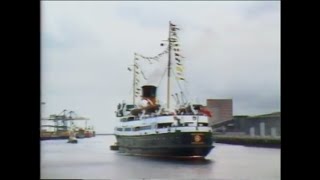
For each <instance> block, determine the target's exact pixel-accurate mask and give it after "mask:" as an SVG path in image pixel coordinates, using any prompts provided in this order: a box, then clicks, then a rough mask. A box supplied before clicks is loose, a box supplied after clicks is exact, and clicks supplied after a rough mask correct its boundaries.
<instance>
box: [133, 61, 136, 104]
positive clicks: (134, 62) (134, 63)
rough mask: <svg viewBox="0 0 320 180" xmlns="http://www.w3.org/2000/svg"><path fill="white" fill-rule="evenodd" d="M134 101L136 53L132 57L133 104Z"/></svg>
mask: <svg viewBox="0 0 320 180" xmlns="http://www.w3.org/2000/svg"><path fill="white" fill-rule="evenodd" d="M135 101H136V55H134V59H133V105H135Z"/></svg>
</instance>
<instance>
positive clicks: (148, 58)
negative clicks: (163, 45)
mask: <svg viewBox="0 0 320 180" xmlns="http://www.w3.org/2000/svg"><path fill="white" fill-rule="evenodd" d="M167 53H168V49H166V50H164V51H163V52H161V53H159V54H158V55H156V56H154V57H145V56H143V55H141V54H138V53H135V55H136V56H139V57H141V58H143V59H146V60H148V61H149V63H150V64H152V61H151V60H155V61H159V58H160V57H161V56H163V55H165V54H167Z"/></svg>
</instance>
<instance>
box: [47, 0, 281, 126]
mask: <svg viewBox="0 0 320 180" xmlns="http://www.w3.org/2000/svg"><path fill="white" fill-rule="evenodd" d="M169 21H172V22H173V23H175V24H177V25H178V26H180V28H181V31H180V32H179V37H180V42H181V43H180V44H181V50H182V54H183V55H184V56H185V57H186V58H185V66H186V68H185V77H186V79H187V80H188V81H187V82H188V84H187V87H188V91H189V93H190V94H191V95H192V96H193V97H194V98H198V100H199V101H201V102H205V100H206V99H209V98H232V99H233V102H234V103H233V109H234V114H235V115H237V114H249V115H255V114H262V113H270V112H274V111H279V110H280V2H278V1H269V2H268V1H267V2H259V1H225V2H224V1H218V2H210V1H203V2H189V1H185V2H180V1H175V2H164V1H153V2H146V1H140V2H124V1H121V2H108V1H104V2H103V1H93V2H87V1H78V2H77V1H69V2H63V1H55V2H51V1H42V2H41V26H42V27H41V40H42V42H41V80H42V81H41V92H42V93H41V95H42V101H44V102H46V105H44V106H43V114H42V115H43V116H48V115H49V114H53V113H59V112H61V111H62V110H63V109H69V110H74V111H76V112H77V113H78V114H80V115H83V116H86V117H90V118H91V123H92V124H93V125H94V126H95V128H96V130H97V131H98V132H112V131H113V125H114V123H115V122H116V117H115V114H114V111H115V110H116V105H117V104H118V103H119V102H121V101H122V100H124V99H125V100H127V101H131V99H132V98H131V94H130V92H131V91H132V87H131V84H132V74H131V72H129V71H128V70H127V67H128V66H129V65H131V64H132V63H133V54H134V52H138V53H140V54H142V55H145V56H155V55H157V54H159V53H161V52H162V51H163V47H161V46H160V45H159V44H160V43H161V42H162V40H164V39H166V38H167V35H168V22H169Z"/></svg>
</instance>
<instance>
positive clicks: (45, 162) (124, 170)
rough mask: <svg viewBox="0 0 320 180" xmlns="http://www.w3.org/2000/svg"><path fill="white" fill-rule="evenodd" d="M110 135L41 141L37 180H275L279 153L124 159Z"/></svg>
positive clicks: (245, 150)
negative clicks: (180, 158) (203, 157)
mask: <svg viewBox="0 0 320 180" xmlns="http://www.w3.org/2000/svg"><path fill="white" fill-rule="evenodd" d="M114 142H115V137H114V136H111V135H110V136H96V137H93V138H86V139H78V144H69V143H67V140H46V141H41V179H119V180H123V179H217V180H233V179H234V180H238V179H239V180H249V179H250V180H251V179H252V180H260V179H261V180H278V179H280V151H281V150H280V149H273V148H255V147H246V146H240V145H227V144H215V146H216V147H215V148H214V149H212V151H211V152H210V154H209V155H208V156H207V157H206V159H205V160H178V159H164V158H161V159H160V158H147V157H137V156H127V155H122V154H119V153H118V152H117V151H111V150H110V148H109V146H110V145H112V144H113V143H114Z"/></svg>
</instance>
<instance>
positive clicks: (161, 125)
mask: <svg viewBox="0 0 320 180" xmlns="http://www.w3.org/2000/svg"><path fill="white" fill-rule="evenodd" d="M171 125H172V123H159V124H158V129H161V128H167V127H171Z"/></svg>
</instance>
